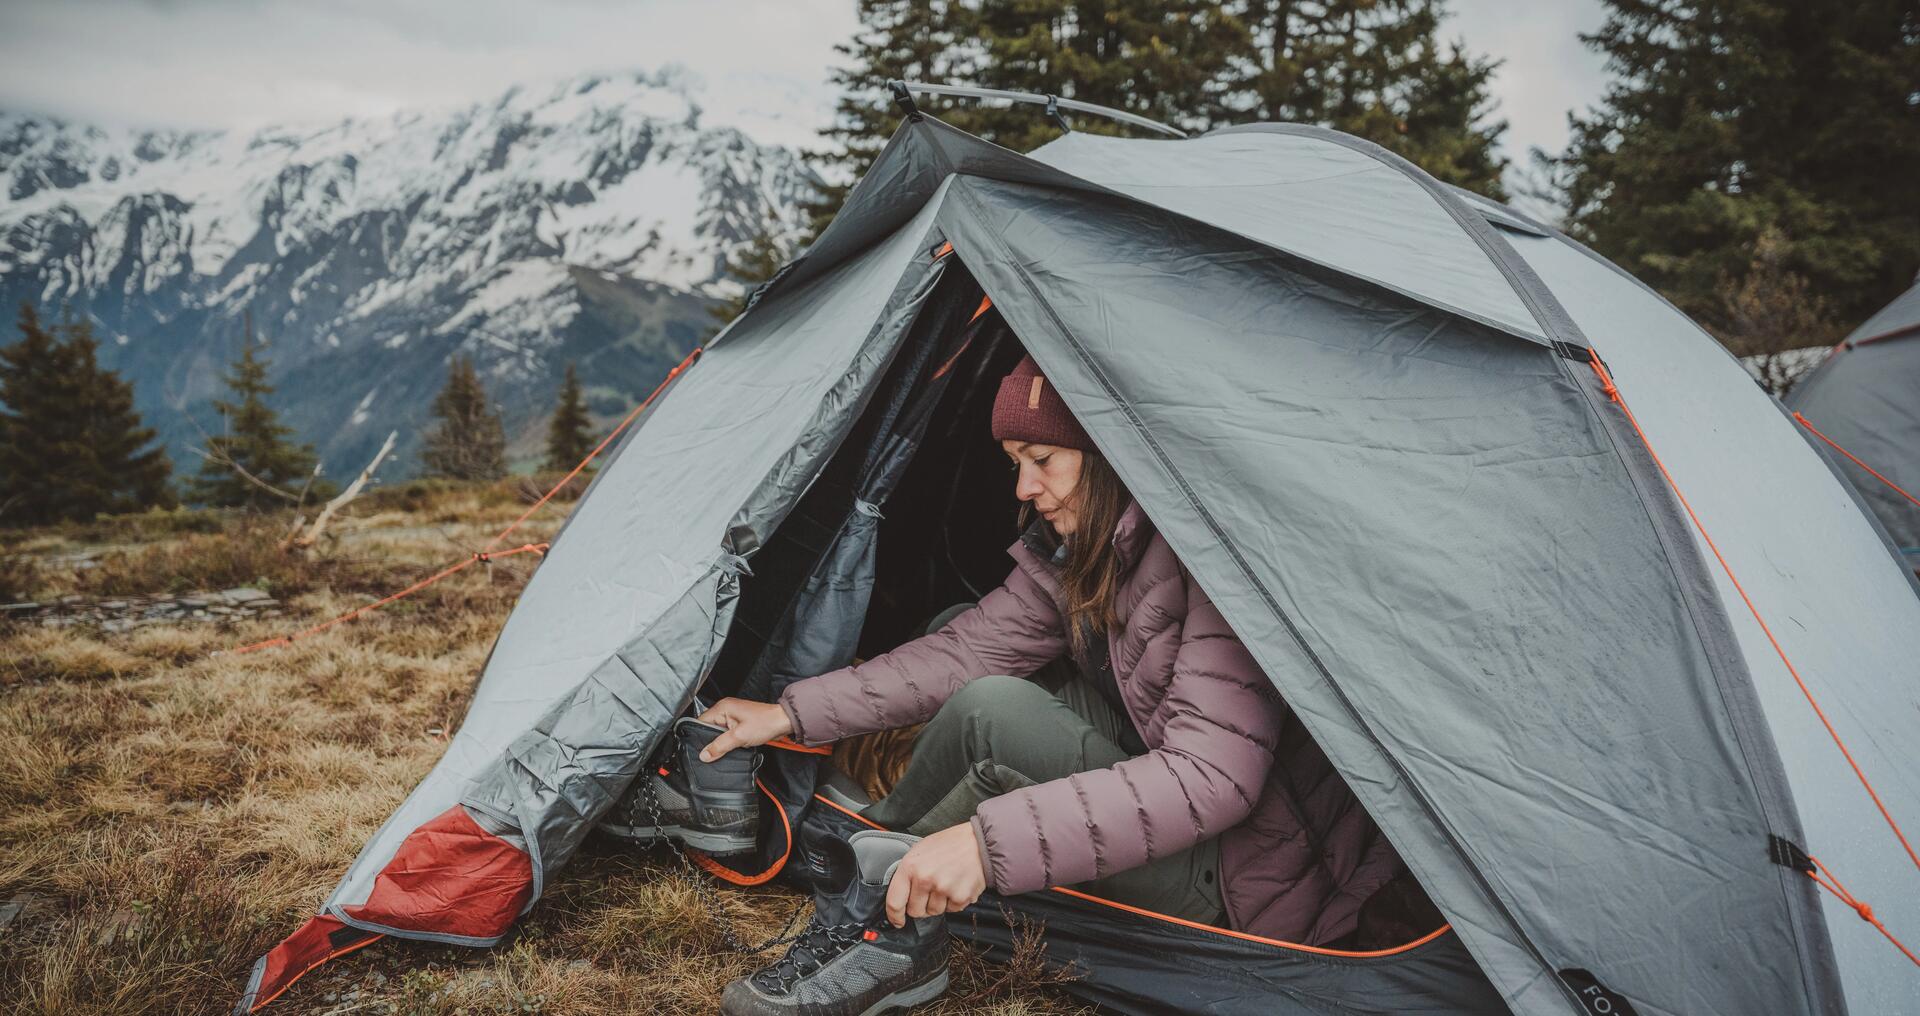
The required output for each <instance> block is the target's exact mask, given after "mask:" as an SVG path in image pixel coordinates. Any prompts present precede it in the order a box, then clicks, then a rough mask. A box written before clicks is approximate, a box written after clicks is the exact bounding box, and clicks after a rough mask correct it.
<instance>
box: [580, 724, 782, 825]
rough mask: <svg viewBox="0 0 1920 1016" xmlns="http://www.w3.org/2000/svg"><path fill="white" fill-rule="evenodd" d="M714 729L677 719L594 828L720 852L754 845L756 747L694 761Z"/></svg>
mask: <svg viewBox="0 0 1920 1016" xmlns="http://www.w3.org/2000/svg"><path fill="white" fill-rule="evenodd" d="M720 732H721V728H720V727H716V726H713V725H711V724H707V723H701V722H700V721H699V720H695V719H691V718H686V719H681V720H679V721H677V722H675V723H674V725H673V736H672V737H671V738H670V739H669V740H668V741H667V743H666V744H665V745H663V746H662V747H661V750H660V751H658V752H656V753H655V754H654V757H653V758H652V760H650V761H649V762H648V767H647V769H646V771H644V772H642V773H641V774H640V775H638V776H636V777H634V778H633V785H632V786H630V787H628V788H627V793H626V795H625V796H624V797H622V798H620V800H619V801H618V802H617V803H615V804H614V806H613V811H612V813H611V814H609V815H608V816H607V817H606V818H605V819H604V820H602V821H601V823H600V827H601V828H602V829H605V830H606V831H607V832H609V833H611V834H613V835H615V836H618V837H620V838H622V839H626V840H632V841H633V842H635V843H639V844H642V845H645V844H650V843H655V842H658V841H660V840H663V839H671V840H675V841H678V842H680V843H682V844H685V845H686V846H688V847H691V848H692V849H694V850H698V851H700V852H702V853H707V854H720V855H724V854H738V853H742V852H745V851H748V850H752V849H754V847H755V845H756V842H757V840H758V837H759V833H760V800H759V798H758V797H757V796H755V790H754V785H753V776H754V773H755V771H756V770H758V769H759V767H760V750H759V749H758V748H735V749H734V750H732V751H730V752H728V753H726V755H724V756H722V757H721V758H719V759H717V760H715V761H713V762H702V761H700V749H702V748H704V747H706V746H707V745H709V744H711V743H713V739H714V738H716V737H719V736H720Z"/></svg>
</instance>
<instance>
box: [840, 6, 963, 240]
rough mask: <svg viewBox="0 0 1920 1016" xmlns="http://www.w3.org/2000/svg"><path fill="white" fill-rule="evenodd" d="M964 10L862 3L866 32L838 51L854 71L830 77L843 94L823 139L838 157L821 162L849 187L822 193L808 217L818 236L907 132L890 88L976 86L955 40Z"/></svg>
mask: <svg viewBox="0 0 1920 1016" xmlns="http://www.w3.org/2000/svg"><path fill="white" fill-rule="evenodd" d="M960 6H961V5H960V4H959V3H958V2H956V0H856V2H855V7H856V8H857V13H858V16H859V19H860V28H859V30H858V32H857V33H856V34H855V35H854V37H853V40H852V41H851V42H848V43H843V44H841V45H839V46H835V47H834V49H835V50H836V51H837V52H839V53H840V54H841V55H842V56H843V57H846V58H847V64H846V65H845V66H842V67H836V68H834V69H833V70H832V71H831V72H830V73H829V74H828V75H827V78H828V80H829V81H831V82H832V83H833V84H835V85H838V86H839V87H840V89H841V93H840V99H839V101H838V103H836V105H835V108H834V122H833V124H832V125H831V126H829V127H826V128H824V129H823V130H821V132H820V134H821V136H822V137H824V138H826V139H827V140H828V141H829V142H832V143H835V144H836V145H837V146H838V151H836V152H832V153H821V154H820V156H819V157H820V158H821V159H823V160H824V161H826V162H828V163H831V164H833V165H835V166H838V167H839V168H840V169H841V170H842V171H843V174H842V175H843V176H844V177H845V180H846V182H843V183H833V184H828V185H827V186H825V187H823V188H822V189H821V192H820V198H819V200H818V201H817V202H815V203H814V204H813V205H812V206H811V207H810V208H809V209H808V211H809V212H810V213H811V215H812V218H813V222H812V227H813V230H812V231H813V233H814V234H815V235H818V234H819V232H820V231H821V230H822V229H825V228H826V225H827V223H828V222H829V221H831V220H832V219H833V216H834V214H835V213H837V212H838V211H839V210H840V206H841V204H843V203H845V201H846V199H847V192H848V191H850V190H851V189H852V187H853V181H855V180H858V179H859V178H860V177H861V176H862V175H864V174H865V173H866V171H867V167H868V166H871V165H873V160H874V158H875V157H876V156H878V155H879V154H880V149H882V148H884V147H886V143H887V139H888V138H890V137H892V136H893V132H894V131H895V130H897V129H898V128H899V126H900V111H899V110H898V109H897V108H896V107H895V106H894V104H893V98H892V97H891V96H889V95H887V94H886V91H885V85H886V83H887V82H888V81H889V80H893V79H899V80H902V81H956V82H970V76H971V73H972V69H971V68H972V61H971V60H970V59H969V58H968V57H967V56H966V55H965V54H963V53H962V52H961V51H960V43H961V42H962V39H961V38H960V37H959V36H958V35H956V34H955V26H954V19H955V17H956V16H957V15H958V13H959V9H960ZM970 83H977V82H970Z"/></svg>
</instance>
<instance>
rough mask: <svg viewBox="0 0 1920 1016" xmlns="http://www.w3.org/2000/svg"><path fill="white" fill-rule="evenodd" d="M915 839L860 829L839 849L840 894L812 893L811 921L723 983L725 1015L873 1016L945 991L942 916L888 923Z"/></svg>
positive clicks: (914, 837) (943, 927)
mask: <svg viewBox="0 0 1920 1016" xmlns="http://www.w3.org/2000/svg"><path fill="white" fill-rule="evenodd" d="M917 842H919V837H917V836H908V835H907V834H905V833H894V832H881V831H877V830H875V831H868V832H859V833H855V834H853V836H852V837H851V838H849V839H847V840H845V841H843V842H842V843H840V844H839V845H838V849H837V850H833V851H832V853H834V854H837V855H838V856H837V858H836V859H835V862H836V863H834V864H833V866H834V867H835V868H843V869H844V870H845V871H846V875H847V878H846V882H845V885H844V888H842V889H841V890H840V891H839V892H837V893H826V892H822V893H818V894H816V895H815V896H814V911H813V920H812V921H810V922H808V924H807V928H806V931H804V932H802V933H801V936H800V938H799V939H798V940H797V941H795V942H794V943H793V946H792V947H791V948H789V949H788V950H787V954H786V955H785V956H782V957H780V960H779V961H778V962H776V963H774V964H773V965H772V966H770V967H767V968H765V969H763V970H760V971H757V972H755V973H753V974H751V975H749V976H747V977H742V978H740V979H739V980H737V981H734V982H733V983H732V984H729V985H727V990H726V992H725V993H724V994H722V995H721V996H720V1012H721V1013H722V1014H723V1016H877V1014H879V1013H883V1012H887V1011H889V1010H892V1009H908V1008H911V1007H913V1006H916V1005H920V1004H921V1003H923V1002H931V1001H933V1000H934V999H936V998H939V997H940V996H941V995H942V994H943V993H945V992H946V990H947V952H948V942H947V919H946V917H945V916H941V917H919V918H911V919H909V920H908V921H907V926H906V927H904V928H895V927H894V926H893V925H891V924H888V923H887V884H888V883H889V882H891V881H892V880H893V869H894V867H895V866H896V865H898V864H899V863H900V858H901V857H903V856H905V855H906V853H907V848H908V847H911V846H913V845H914V844H915V843H917Z"/></svg>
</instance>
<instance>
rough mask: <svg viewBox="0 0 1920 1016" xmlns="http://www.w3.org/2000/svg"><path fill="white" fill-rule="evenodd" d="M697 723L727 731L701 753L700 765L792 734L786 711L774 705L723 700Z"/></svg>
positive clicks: (715, 704) (743, 700) (772, 703)
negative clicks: (736, 750) (722, 728)
mask: <svg viewBox="0 0 1920 1016" xmlns="http://www.w3.org/2000/svg"><path fill="white" fill-rule="evenodd" d="M698 719H699V720H700V722H701V723H708V724H712V725H713V726H716V727H725V728H727V729H726V730H725V732H723V733H722V734H721V735H720V736H719V737H716V738H714V739H713V743H712V744H709V745H707V746H706V747H705V748H702V749H701V750H700V761H702V762H712V761H713V760H714V759H717V758H719V757H720V756H722V755H725V754H726V753H727V752H730V751H732V750H733V749H735V748H751V747H753V746H754V745H759V744H766V743H767V742H768V741H771V740H773V739H774V738H777V737H785V736H787V735H788V734H791V733H793V724H792V723H791V722H790V721H788V719H787V711H786V710H785V709H782V708H780V705H779V703H777V702H755V701H753V700H751V699H741V698H723V699H721V700H720V701H718V702H715V703H714V704H713V708H711V709H708V710H707V711H706V712H704V713H701V714H700V715H699V717H698Z"/></svg>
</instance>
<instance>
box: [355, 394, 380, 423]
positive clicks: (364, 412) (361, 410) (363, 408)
mask: <svg viewBox="0 0 1920 1016" xmlns="http://www.w3.org/2000/svg"><path fill="white" fill-rule="evenodd" d="M378 394H380V386H379V385H374V386H373V387H372V388H369V389H367V394H365V395H362V396H360V404H359V405H356V406H354V407H353V415H352V416H350V417H348V418H347V426H349V427H358V426H359V425H361V424H363V423H365V422H367V417H368V416H369V415H370V414H369V412H368V410H369V409H370V408H371V407H372V406H373V397H374V396H376V395H378Z"/></svg>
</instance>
